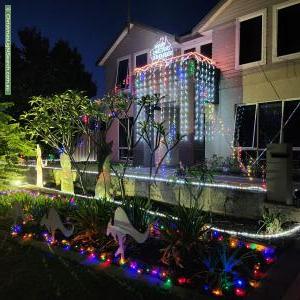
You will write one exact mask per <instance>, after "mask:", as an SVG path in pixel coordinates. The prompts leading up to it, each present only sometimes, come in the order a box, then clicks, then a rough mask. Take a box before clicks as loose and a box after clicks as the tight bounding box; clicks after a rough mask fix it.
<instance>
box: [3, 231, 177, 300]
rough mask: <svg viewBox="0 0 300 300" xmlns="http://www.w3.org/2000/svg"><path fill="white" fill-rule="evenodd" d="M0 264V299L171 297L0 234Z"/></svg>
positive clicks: (146, 286)
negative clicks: (21, 243)
mask: <svg viewBox="0 0 300 300" xmlns="http://www.w3.org/2000/svg"><path fill="white" fill-rule="evenodd" d="M0 266H1V268H0V299H6V300H9V299H101V300H104V299H167V298H170V293H169V292H168V291H167V290H162V289H158V287H156V286H152V287H151V286H148V285H146V284H144V283H143V282H138V281H133V280H129V279H122V280H120V279H118V278H117V277H113V276H110V275H108V274H107V273H103V272H101V271H96V270H94V269H92V268H88V267H86V266H82V265H79V264H77V263H74V262H71V261H69V260H66V259H64V258H62V257H58V256H56V255H53V254H51V253H47V252H42V251H40V250H38V249H36V248H33V247H31V246H29V245H20V244H19V243H17V242H16V241H14V240H12V239H11V238H10V236H7V235H6V236H4V235H3V234H1V237H0ZM172 299H175V298H174V295H172Z"/></svg>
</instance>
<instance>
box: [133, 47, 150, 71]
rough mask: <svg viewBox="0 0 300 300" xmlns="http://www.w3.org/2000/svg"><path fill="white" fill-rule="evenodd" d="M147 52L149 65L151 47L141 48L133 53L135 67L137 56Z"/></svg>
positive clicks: (134, 66)
mask: <svg viewBox="0 0 300 300" xmlns="http://www.w3.org/2000/svg"><path fill="white" fill-rule="evenodd" d="M143 54H147V65H148V64H149V63H150V49H145V50H141V51H138V52H135V53H134V54H133V69H136V57H137V56H139V55H143Z"/></svg>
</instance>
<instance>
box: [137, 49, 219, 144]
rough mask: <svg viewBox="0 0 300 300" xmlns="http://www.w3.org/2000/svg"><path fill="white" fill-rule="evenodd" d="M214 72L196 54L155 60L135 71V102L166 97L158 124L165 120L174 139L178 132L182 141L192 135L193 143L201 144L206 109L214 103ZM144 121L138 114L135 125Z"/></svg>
mask: <svg viewBox="0 0 300 300" xmlns="http://www.w3.org/2000/svg"><path fill="white" fill-rule="evenodd" d="M166 52H167V51H166ZM216 72H217V70H216V67H215V65H214V62H213V61H212V60H211V59H209V58H207V57H205V56H203V55H201V54H199V53H196V52H190V53H186V54H183V55H179V56H175V57H170V58H166V59H159V60H154V62H152V63H151V64H149V65H146V66H144V67H141V68H136V69H135V71H134V75H135V92H136V95H137V97H138V98H140V97H142V96H145V95H147V94H150V95H152V94H154V93H157V94H160V95H161V96H165V98H164V99H163V100H162V103H160V105H161V113H160V121H163V120H165V127H166V130H167V131H168V132H170V133H171V135H174V136H175V135H176V132H179V133H180V134H181V135H183V136H185V137H184V140H188V137H189V136H190V135H191V134H192V135H193V136H194V140H198V141H203V139H204V134H205V118H204V115H205V106H206V105H207V104H212V103H215V102H216V97H215V95H216V91H215V87H216V80H217V76H216V75H217V73H216ZM193 107H195V109H193ZM137 109H139V107H137ZM178 116H180V118H178ZM143 120H144V115H143V114H141V115H140V116H139V120H138V122H141V121H143ZM139 130H140V128H139V127H138V128H137V134H139V133H140V131H139Z"/></svg>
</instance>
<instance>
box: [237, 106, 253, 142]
mask: <svg viewBox="0 0 300 300" xmlns="http://www.w3.org/2000/svg"><path fill="white" fill-rule="evenodd" d="M254 122H255V105H242V106H238V107H237V112H236V123H235V133H234V146H235V147H252V141H253V131H254Z"/></svg>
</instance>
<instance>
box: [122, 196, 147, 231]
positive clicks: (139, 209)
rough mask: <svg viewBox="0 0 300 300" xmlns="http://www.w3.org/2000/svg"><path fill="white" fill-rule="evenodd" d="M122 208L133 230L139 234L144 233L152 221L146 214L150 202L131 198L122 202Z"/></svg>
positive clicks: (139, 198)
mask: <svg viewBox="0 0 300 300" xmlns="http://www.w3.org/2000/svg"><path fill="white" fill-rule="evenodd" d="M122 206H123V208H124V210H125V212H126V214H127V216H128V219H129V221H130V222H131V224H132V225H133V226H134V228H135V229H136V230H138V231H139V232H145V231H146V230H147V229H148V227H149V225H150V223H151V220H152V219H151V216H150V215H149V213H148V211H149V210H150V209H151V202H150V201H149V200H148V199H146V198H141V197H133V198H132V199H130V200H125V201H123V204H122Z"/></svg>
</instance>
